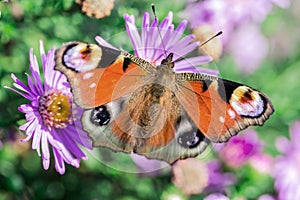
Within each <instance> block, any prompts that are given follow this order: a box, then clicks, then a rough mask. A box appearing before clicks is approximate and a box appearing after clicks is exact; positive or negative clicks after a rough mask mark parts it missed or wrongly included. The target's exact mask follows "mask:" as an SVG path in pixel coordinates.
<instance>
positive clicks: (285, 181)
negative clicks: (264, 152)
mask: <svg viewBox="0 0 300 200" xmlns="http://www.w3.org/2000/svg"><path fill="white" fill-rule="evenodd" d="M299 141H300V121H297V122H296V123H295V124H294V125H292V126H291V128H290V140H288V139H287V138H285V137H280V138H278V139H277V141H276V146H277V149H278V150H279V151H280V152H281V153H282V154H283V155H281V156H279V157H277V159H276V160H275V165H274V172H273V176H274V178H275V189H276V191H277V193H278V200H283V199H284V200H290V199H300V170H299V169H300V153H299V152H300V146H299Z"/></svg>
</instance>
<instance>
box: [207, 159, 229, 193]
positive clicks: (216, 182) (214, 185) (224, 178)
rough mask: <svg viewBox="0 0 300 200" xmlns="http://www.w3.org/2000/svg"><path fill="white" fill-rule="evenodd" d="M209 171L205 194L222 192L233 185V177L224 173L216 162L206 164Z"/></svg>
mask: <svg viewBox="0 0 300 200" xmlns="http://www.w3.org/2000/svg"><path fill="white" fill-rule="evenodd" d="M206 165H207V168H208V170H209V181H208V186H207V187H206V188H205V191H206V192H223V191H225V190H226V189H227V188H228V187H229V186H230V185H233V184H234V183H235V177H234V175H233V174H231V173H227V172H226V173H224V172H223V171H222V165H221V163H220V162H219V161H218V160H210V161H208V162H207V163H206Z"/></svg>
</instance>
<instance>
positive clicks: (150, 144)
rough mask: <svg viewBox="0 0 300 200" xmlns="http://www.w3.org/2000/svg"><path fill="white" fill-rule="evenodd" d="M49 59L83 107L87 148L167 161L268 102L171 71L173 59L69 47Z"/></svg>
mask: <svg viewBox="0 0 300 200" xmlns="http://www.w3.org/2000/svg"><path fill="white" fill-rule="evenodd" d="M56 57H57V63H58V65H57V67H56V68H57V69H58V70H60V71H62V72H63V73H65V74H66V75H67V77H68V80H69V81H70V83H71V86H72V90H73V93H74V97H75V102H76V103H77V104H78V105H79V106H81V107H82V108H84V109H85V111H84V114H83V116H82V124H83V127H84V129H85V130H86V131H87V132H88V133H89V135H90V137H91V138H92V140H93V145H94V146H100V147H107V148H110V149H112V150H114V151H121V152H126V153H131V152H135V153H138V154H142V155H145V156H147V157H149V158H156V159H161V160H165V161H167V162H169V163H173V162H175V161H176V160H178V159H183V158H186V157H194V156H196V155H198V154H199V153H201V152H202V151H203V150H204V149H205V148H206V146H207V145H208V144H209V143H210V141H213V142H225V141H227V140H228V139H229V138H230V137H232V136H234V135H236V134H237V133H238V132H239V131H240V130H242V129H245V128H246V127H248V126H250V125H262V124H263V123H264V121H265V120H267V119H268V118H269V116H270V115H271V114H272V113H273V106H272V104H271V102H270V101H269V99H268V98H267V97H266V96H265V95H264V94H262V93H261V92H259V91H257V90H255V89H253V88H251V87H248V86H245V85H242V84H239V83H235V82H231V81H227V80H223V79H220V78H218V77H215V76H210V75H207V74H200V73H175V71H174V65H175V64H174V62H173V61H172V57H173V54H169V55H168V56H167V57H166V58H165V59H164V60H163V61H162V62H161V64H160V65H158V66H153V65H152V64H151V63H149V62H147V61H145V60H143V59H141V58H137V57H135V56H133V55H131V54H129V53H127V52H122V51H119V50H115V49H110V48H108V47H104V46H100V45H93V44H86V43H81V42H71V43H67V44H66V45H64V46H63V47H61V48H60V49H59V50H58V51H57V53H56Z"/></svg>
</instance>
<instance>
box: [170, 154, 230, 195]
mask: <svg viewBox="0 0 300 200" xmlns="http://www.w3.org/2000/svg"><path fill="white" fill-rule="evenodd" d="M172 181H173V183H174V185H175V186H177V187H178V188H180V189H181V190H182V191H183V192H184V193H185V194H187V195H191V194H200V193H210V192H224V191H226V190H227V188H228V187H229V186H231V185H232V184H234V182H235V177H234V175H233V174H231V173H224V172H223V171H222V166H221V164H220V163H219V162H218V161H217V160H210V161H207V162H204V161H201V160H199V159H196V158H189V159H186V160H180V161H177V162H176V163H175V164H174V165H173V180H172Z"/></svg>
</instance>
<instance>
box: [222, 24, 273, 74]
mask: <svg viewBox="0 0 300 200" xmlns="http://www.w3.org/2000/svg"><path fill="white" fill-rule="evenodd" d="M231 37H232V40H231V41H230V43H228V45H227V50H228V51H229V52H230V54H231V55H232V56H233V58H234V60H235V62H236V64H237V66H238V67H239V69H240V71H241V72H243V73H245V74H249V73H252V72H253V71H255V70H256V69H257V68H258V67H259V66H260V65H261V62H262V61H263V59H264V58H265V57H266V56H267V55H268V51H269V44H268V40H267V38H266V37H265V36H264V35H263V34H262V33H261V31H260V27H259V26H258V25H257V24H253V23H248V24H246V25H243V26H239V27H238V28H237V29H236V30H235V31H234V32H233V33H232V35H231Z"/></svg>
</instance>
